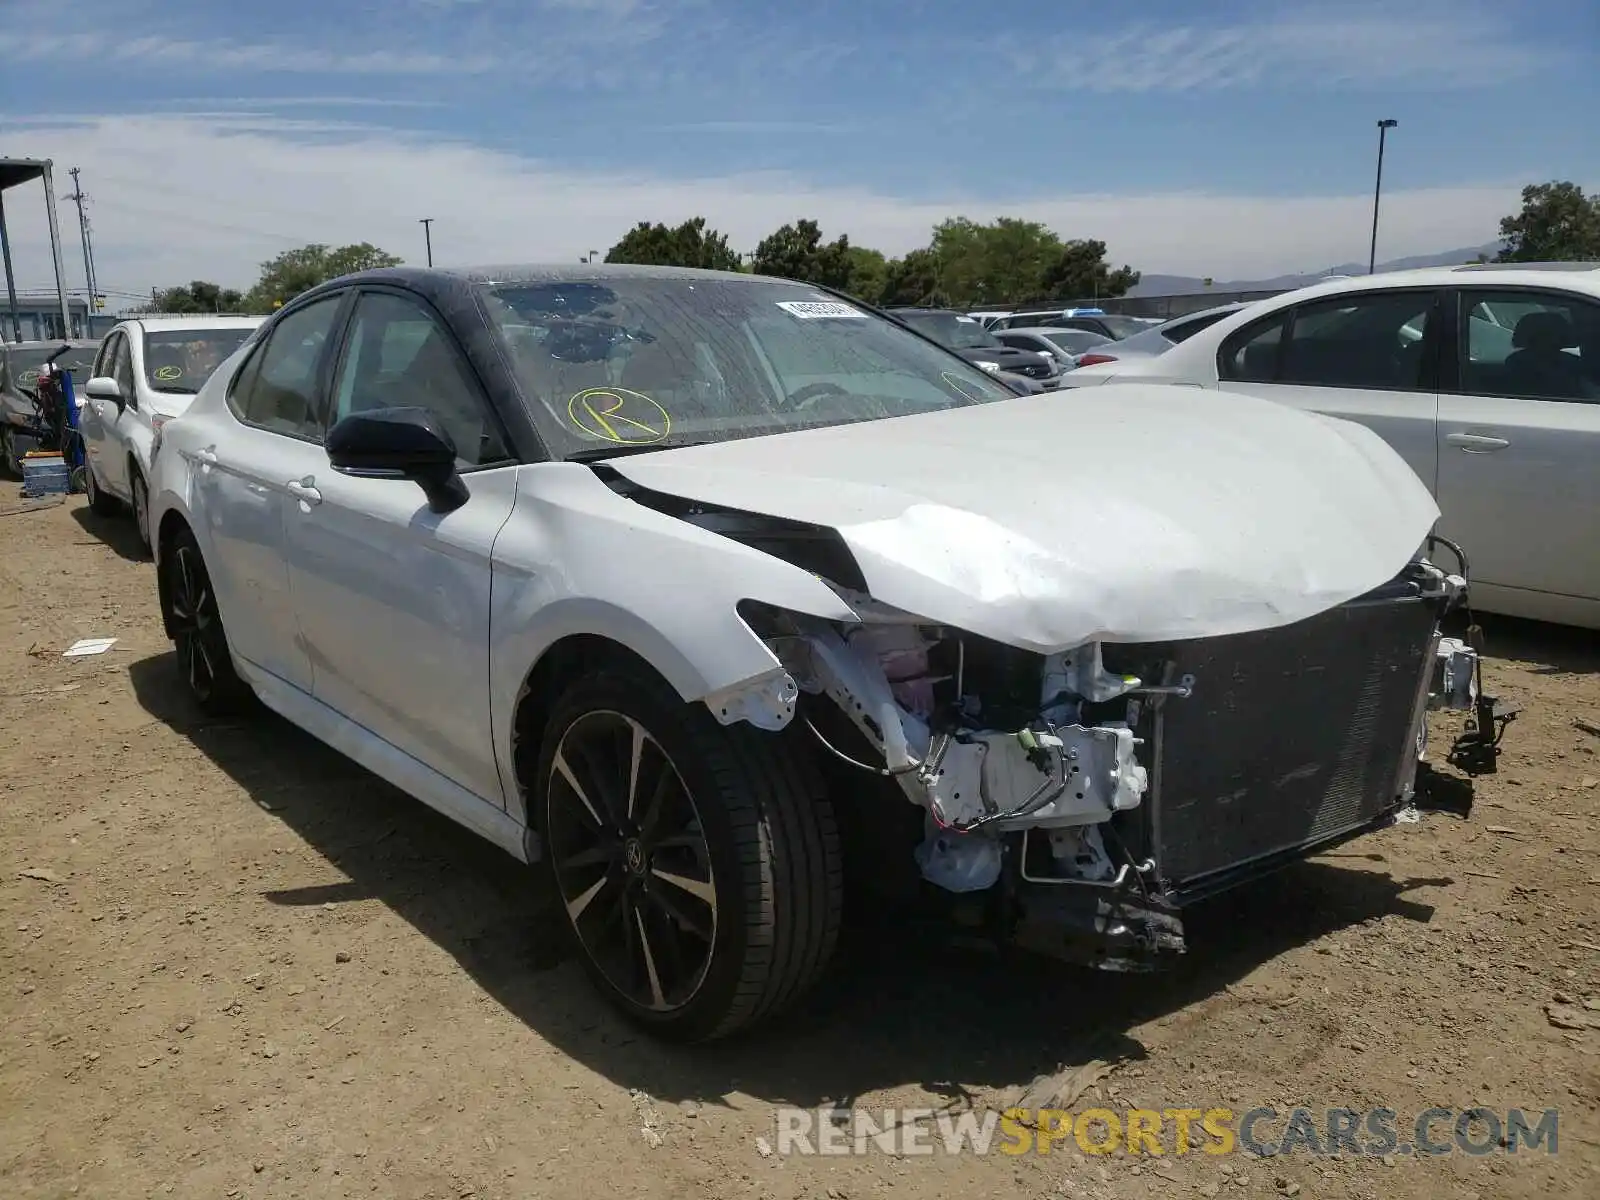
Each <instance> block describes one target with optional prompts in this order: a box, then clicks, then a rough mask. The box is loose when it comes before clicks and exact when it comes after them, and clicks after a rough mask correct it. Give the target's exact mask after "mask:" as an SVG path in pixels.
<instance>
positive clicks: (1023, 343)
mask: <svg viewBox="0 0 1600 1200" xmlns="http://www.w3.org/2000/svg"><path fill="white" fill-rule="evenodd" d="M994 336H995V337H996V338H997V339H999V340H1000V341H1001V342H1003V343H1005V344H1006V345H1007V346H1011V347H1013V348H1014V349H1017V350H1032V351H1034V352H1035V353H1038V354H1048V355H1049V356H1050V357H1051V358H1054V359H1055V360H1056V361H1057V362H1059V363H1060V364H1061V369H1062V370H1063V371H1070V370H1073V369H1074V368H1075V367H1077V365H1078V363H1079V361H1080V359H1082V357H1083V356H1084V355H1086V354H1089V353H1091V352H1092V351H1094V350H1096V349H1097V348H1098V347H1100V346H1109V345H1110V344H1111V339H1110V338H1108V337H1106V336H1105V335H1104V334H1101V333H1090V332H1089V331H1088V330H1087V329H1050V328H1048V327H1045V328H1039V329H997V330H995V331H994Z"/></svg>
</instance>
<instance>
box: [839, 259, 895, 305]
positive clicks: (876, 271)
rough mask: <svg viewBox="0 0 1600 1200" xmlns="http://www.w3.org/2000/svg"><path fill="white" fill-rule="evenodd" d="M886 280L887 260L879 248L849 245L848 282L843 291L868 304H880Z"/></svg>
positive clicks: (887, 279)
mask: <svg viewBox="0 0 1600 1200" xmlns="http://www.w3.org/2000/svg"><path fill="white" fill-rule="evenodd" d="M888 282H889V260H888V259H887V258H885V257H884V256H883V252H882V251H881V250H871V249H868V248H867V247H866V246H851V247H850V284H849V286H848V287H846V288H845V291H847V292H849V293H850V294H851V295H852V296H856V297H859V298H860V299H862V300H865V301H866V302H867V303H868V304H882V303H883V291H884V285H885V284H887V283H888Z"/></svg>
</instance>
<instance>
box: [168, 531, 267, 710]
mask: <svg viewBox="0 0 1600 1200" xmlns="http://www.w3.org/2000/svg"><path fill="white" fill-rule="evenodd" d="M161 569H162V570H163V571H166V572H167V573H168V574H167V586H166V587H165V588H164V589H163V595H164V597H165V599H164V600H163V604H164V605H165V607H166V610H167V611H166V612H165V614H163V615H164V616H165V617H166V620H167V627H168V628H169V629H171V630H172V640H173V643H174V644H175V645H176V647H177V651H178V665H179V667H180V669H181V670H182V672H183V677H184V683H185V685H186V686H187V687H188V690H189V697H190V699H192V700H193V701H194V703H195V704H196V705H197V706H198V707H199V709H200V710H201V711H202V712H204V713H208V714H210V715H212V716H225V715H230V714H233V713H237V712H240V711H242V710H243V709H244V708H246V707H247V706H248V705H249V703H250V701H251V700H252V699H253V698H254V693H252V692H251V691H250V686H249V685H248V684H247V683H245V681H244V680H242V679H240V678H239V675H238V672H236V671H235V670H234V669H233V655H232V653H230V651H229V650H228V636H227V633H226V631H224V629H223V627H222V614H221V613H220V612H219V611H218V609H217V595H216V590H215V589H214V588H213V587H212V586H211V576H210V575H209V574H208V573H207V572H206V564H205V560H204V559H203V558H202V557H201V556H200V546H199V543H197V542H196V541H195V540H194V534H192V533H191V532H189V530H188V529H183V530H180V531H179V532H178V533H177V534H176V535H175V536H174V537H173V540H172V545H171V547H170V548H169V549H168V550H167V553H166V555H165V556H164V557H163V559H162V562H161Z"/></svg>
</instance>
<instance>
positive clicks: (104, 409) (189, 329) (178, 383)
mask: <svg viewBox="0 0 1600 1200" xmlns="http://www.w3.org/2000/svg"><path fill="white" fill-rule="evenodd" d="M265 319H266V318H264V317H221V316H209V315H200V316H186V315H185V316H153V315H152V316H139V317H130V318H129V319H128V320H126V321H123V322H122V323H121V324H119V325H117V326H115V327H113V329H112V330H111V332H110V333H108V334H106V336H105V337H104V338H103V339H102V340H101V342H100V349H99V352H98V353H97V354H96V355H95V358H94V365H93V368H92V369H91V370H90V372H89V378H88V379H87V380H85V381H83V382H82V383H80V384H79V385H78V393H79V396H80V398H81V404H80V407H79V412H78V428H79V431H80V432H81V433H82V435H83V446H84V458H85V464H84V466H85V469H84V490H85V491H86V492H87V493H88V497H89V507H90V508H91V509H93V510H94V511H95V512H96V513H99V514H101V515H110V514H113V513H116V512H119V511H121V510H123V509H124V508H129V509H132V510H133V518H134V524H135V525H136V526H137V528H138V531H139V537H140V539H141V541H142V542H143V543H144V546H145V548H146V549H147V550H148V549H149V546H150V539H149V521H148V519H147V517H148V505H149V497H150V490H149V483H148V480H149V478H150V449H151V446H152V444H153V443H154V440H155V436H156V434H157V433H158V432H159V431H160V429H161V427H162V426H163V425H164V424H166V423H167V422H168V421H170V420H171V419H172V418H174V417H176V416H178V415H179V414H180V413H182V412H183V411H184V410H185V409H186V408H188V407H189V402H190V401H191V400H192V399H193V398H194V396H195V394H196V393H198V392H199V391H200V388H201V386H202V385H203V384H204V383H205V381H206V380H207V379H208V378H210V376H211V372H212V371H213V370H215V369H216V367H217V365H218V364H219V363H221V362H222V361H223V360H225V359H226V358H227V357H228V356H229V355H230V354H232V353H233V352H234V351H235V350H237V349H238V348H239V347H240V346H241V345H243V344H244V342H245V340H246V339H247V338H248V337H249V336H250V335H251V334H252V333H253V332H254V331H255V330H256V329H257V328H258V327H259V326H260V325H261V323H262V321H264V320H265Z"/></svg>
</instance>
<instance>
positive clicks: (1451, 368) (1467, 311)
mask: <svg viewBox="0 0 1600 1200" xmlns="http://www.w3.org/2000/svg"><path fill="white" fill-rule="evenodd" d="M1492 278H1493V276H1491V275H1486V276H1485V277H1484V282H1482V283H1478V282H1476V281H1474V282H1473V283H1470V284H1453V285H1451V287H1450V289H1449V290H1450V298H1449V300H1448V301H1447V303H1446V311H1447V312H1452V313H1454V314H1455V319H1454V320H1453V321H1451V322H1450V329H1449V332H1448V335H1447V336H1448V338H1449V342H1448V345H1447V346H1446V347H1445V352H1444V356H1443V357H1442V358H1441V364H1442V365H1441V368H1440V372H1439V391H1440V392H1441V393H1449V394H1450V395H1453V396H1472V397H1475V398H1483V399H1488V400H1527V401H1529V402H1531V403H1534V404H1583V405H1587V406H1589V407H1591V408H1592V407H1594V405H1595V401H1593V400H1582V399H1575V398H1573V397H1571V396H1519V395H1513V394H1512V393H1510V392H1466V391H1463V390H1462V388H1461V364H1462V362H1463V360H1464V359H1465V357H1466V353H1467V343H1466V338H1465V337H1464V334H1465V331H1466V327H1467V319H1468V317H1469V316H1470V315H1471V312H1472V306H1471V298H1472V297H1473V296H1481V295H1484V294H1490V295H1497V296H1503V295H1505V294H1506V293H1508V292H1526V293H1527V294H1528V295H1530V296H1553V297H1558V298H1560V299H1563V300H1566V301H1567V302H1568V303H1571V304H1588V305H1590V306H1591V307H1593V308H1595V309H1597V310H1600V300H1597V299H1595V297H1593V296H1590V295H1588V294H1587V293H1584V292H1577V291H1566V290H1563V289H1561V288H1552V287H1550V286H1549V285H1547V284H1529V283H1506V284H1500V285H1498V286H1496V285H1495V284H1493V283H1491V282H1489V280H1490V279H1492ZM1447 385H1448V386H1447Z"/></svg>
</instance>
